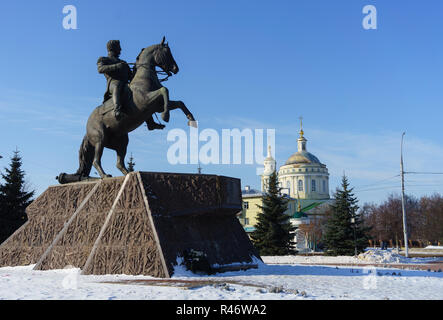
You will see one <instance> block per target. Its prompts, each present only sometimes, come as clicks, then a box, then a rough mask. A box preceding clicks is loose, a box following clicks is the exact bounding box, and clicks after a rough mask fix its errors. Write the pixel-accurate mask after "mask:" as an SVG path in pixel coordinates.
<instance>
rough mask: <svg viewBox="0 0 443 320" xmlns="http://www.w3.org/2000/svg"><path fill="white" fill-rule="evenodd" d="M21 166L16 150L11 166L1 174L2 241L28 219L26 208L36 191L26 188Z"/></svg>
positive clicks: (0, 218) (0, 235) (0, 228)
mask: <svg viewBox="0 0 443 320" xmlns="http://www.w3.org/2000/svg"><path fill="white" fill-rule="evenodd" d="M21 166H22V158H21V157H20V155H19V151H14V156H13V157H12V158H11V164H10V167H9V168H5V170H6V174H3V173H2V174H1V177H2V179H3V180H4V184H2V185H0V243H1V242H3V241H4V240H6V239H7V238H8V237H9V236H10V235H11V234H12V233H14V231H15V230H16V229H18V228H19V227H20V226H21V225H22V224H23V223H25V222H26V221H27V216H26V212H25V210H26V207H27V206H28V205H29V204H30V203H31V202H32V197H33V196H34V191H31V192H28V191H27V190H26V186H25V179H24V178H25V173H24V171H23V170H22V169H21Z"/></svg>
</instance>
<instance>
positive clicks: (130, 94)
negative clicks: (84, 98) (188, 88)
mask: <svg viewBox="0 0 443 320" xmlns="http://www.w3.org/2000/svg"><path fill="white" fill-rule="evenodd" d="M156 67H160V68H161V69H162V70H163V71H164V72H166V73H167V74H168V76H169V75H171V72H172V73H174V74H176V73H177V72H178V70H179V68H178V66H177V63H176V62H175V60H174V58H173V56H172V53H171V50H170V48H169V46H168V44H167V43H165V38H164V37H163V40H162V42H161V43H160V44H156V45H152V46H149V47H147V48H144V49H142V51H141V52H140V54H139V55H138V57H137V60H136V63H135V67H134V73H135V75H134V78H133V79H132V81H131V83H130V84H129V86H127V88H125V91H124V93H123V95H122V101H123V105H124V110H125V114H126V116H125V117H123V118H122V119H119V120H117V119H116V117H115V115H114V112H112V111H113V110H114V104H113V101H112V99H109V100H107V101H106V102H105V103H104V104H102V105H101V106H98V107H97V108H96V109H95V110H94V111H93V112H92V113H91V115H90V116H89V119H88V123H87V126H86V135H85V137H84V138H83V142H82V144H81V146H80V150H79V163H80V165H79V169H78V170H77V172H76V173H75V174H65V173H62V174H60V175H59V176H58V177H57V179H58V181H59V182H60V183H68V182H73V181H80V180H85V179H88V178H89V174H90V172H91V168H92V166H94V167H95V169H97V171H98V173H99V175H100V177H101V178H106V177H110V175H107V174H106V173H105V172H104V170H103V168H102V165H101V158H102V154H103V149H104V148H109V149H112V150H115V151H116V152H117V168H118V169H119V170H120V171H121V172H122V173H123V174H124V175H127V174H128V173H129V171H128V170H127V169H126V166H125V162H124V159H125V156H126V150H127V146H128V142H129V138H128V133H129V132H131V131H133V130H135V129H136V128H138V127H139V126H140V125H142V124H143V123H144V122H145V121H146V120H147V119H148V118H149V117H151V116H152V115H153V114H154V113H155V112H161V115H162V119H163V120H164V121H165V122H168V121H169V111H170V110H174V109H181V110H182V111H183V113H184V114H185V115H186V117H187V118H188V125H190V126H196V122H195V119H194V117H193V115H192V113H191V112H190V111H189V110H188V108H187V107H186V106H185V104H184V103H183V102H182V101H173V100H169V92H168V89H167V88H165V87H164V86H162V85H161V81H160V80H159V79H158V76H157V71H156V69H155V68H156Z"/></svg>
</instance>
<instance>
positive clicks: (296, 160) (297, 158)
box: [285, 151, 321, 165]
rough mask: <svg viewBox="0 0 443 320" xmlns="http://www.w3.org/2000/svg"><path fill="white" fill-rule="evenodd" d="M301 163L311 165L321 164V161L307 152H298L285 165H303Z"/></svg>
mask: <svg viewBox="0 0 443 320" xmlns="http://www.w3.org/2000/svg"><path fill="white" fill-rule="evenodd" d="M301 163H309V164H321V162H320V160H318V158H317V157H316V156H314V155H313V154H312V153H310V152H307V151H297V152H296V153H294V154H293V155H292V156H290V157H289V159H288V160H287V161H286V163H285V165H288V164H301Z"/></svg>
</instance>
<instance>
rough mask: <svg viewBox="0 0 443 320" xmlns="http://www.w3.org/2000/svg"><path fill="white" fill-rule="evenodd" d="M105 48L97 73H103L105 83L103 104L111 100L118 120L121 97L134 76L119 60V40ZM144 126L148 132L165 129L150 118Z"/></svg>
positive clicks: (127, 66) (119, 117)
mask: <svg viewBox="0 0 443 320" xmlns="http://www.w3.org/2000/svg"><path fill="white" fill-rule="evenodd" d="M106 47H107V49H108V56H107V57H100V58H99V59H98V61H97V69H98V72H99V73H103V74H104V75H105V78H106V81H107V86H106V92H105V94H104V99H103V103H105V102H106V101H107V100H109V99H111V98H112V100H113V102H114V105H115V111H114V113H115V117H116V118H117V120H119V119H121V118H122V117H123V114H122V113H123V111H122V101H121V96H122V94H123V92H124V88H125V87H126V86H127V85H128V83H129V82H130V81H131V80H132V78H133V77H134V74H133V72H132V70H131V68H130V67H129V65H128V64H127V63H126V61H124V60H121V59H120V58H119V57H120V53H121V47H120V41H119V40H110V41H108V43H107V45H106ZM146 124H147V125H148V129H149V130H154V129H163V128H164V127H165V126H164V125H162V124H158V123H156V122H154V119H153V118H152V116H151V117H150V118H149V119H148V120H147V121H146Z"/></svg>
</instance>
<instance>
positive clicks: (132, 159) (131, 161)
mask: <svg viewBox="0 0 443 320" xmlns="http://www.w3.org/2000/svg"><path fill="white" fill-rule="evenodd" d="M134 167H135V162H134V158H133V157H132V153H131V156H130V157H129V162H128V171H129V172H133V171H134Z"/></svg>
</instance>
